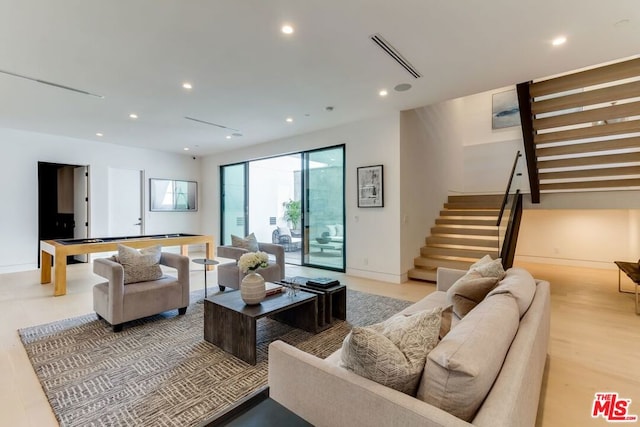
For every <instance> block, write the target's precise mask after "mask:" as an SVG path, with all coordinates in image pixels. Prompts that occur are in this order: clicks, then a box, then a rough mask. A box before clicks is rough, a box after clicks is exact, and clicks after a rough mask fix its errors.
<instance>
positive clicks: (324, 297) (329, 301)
mask: <svg viewBox="0 0 640 427" xmlns="http://www.w3.org/2000/svg"><path fill="white" fill-rule="evenodd" d="M308 280H312V279H311V278H309V277H301V276H295V277H287V278H286V279H285V281H286V282H289V283H291V282H292V283H295V284H296V285H298V286H299V288H300V289H302V290H303V291H305V292H311V293H314V294H316V295H317V296H318V328H319V329H326V328H328V327H330V326H331V324H332V323H333V322H334V320H336V319H340V320H347V287H346V286H345V285H343V284H338V285H335V286H330V287H326V288H319V287H313V286H308V285H307V284H306V283H307V281H308Z"/></svg>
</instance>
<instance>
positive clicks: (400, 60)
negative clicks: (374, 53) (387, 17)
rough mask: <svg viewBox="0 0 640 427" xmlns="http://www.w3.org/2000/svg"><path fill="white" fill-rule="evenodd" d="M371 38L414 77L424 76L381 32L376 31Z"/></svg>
mask: <svg viewBox="0 0 640 427" xmlns="http://www.w3.org/2000/svg"><path fill="white" fill-rule="evenodd" d="M369 38H370V39H371V40H372V41H373V42H374V43H375V44H376V45H378V47H380V48H381V49H382V50H384V51H385V53H386V54H387V55H389V56H390V57H391V58H393V60H394V61H396V62H397V63H398V64H400V66H401V67H402V68H404V69H405V70H407V72H408V73H409V74H411V75H412V76H413V77H415V78H416V79H419V78H420V77H422V74H420V72H419V71H418V70H416V69H415V67H414V66H413V65H411V63H410V62H409V61H407V59H406V58H405V57H404V56H402V54H401V53H400V52H398V50H397V49H396V48H395V47H393V46H391V44H390V43H389V42H388V41H386V40H385V39H384V37H382V36H381V35H380V34H378V33H376V34H374V35H372V36H371V37H369Z"/></svg>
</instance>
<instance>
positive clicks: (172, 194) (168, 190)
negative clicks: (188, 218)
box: [149, 178, 198, 212]
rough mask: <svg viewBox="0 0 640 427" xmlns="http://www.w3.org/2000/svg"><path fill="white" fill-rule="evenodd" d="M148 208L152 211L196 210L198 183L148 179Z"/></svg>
mask: <svg viewBox="0 0 640 427" xmlns="http://www.w3.org/2000/svg"><path fill="white" fill-rule="evenodd" d="M149 196H150V200H149V208H150V210H151V211H152V212H193V211H197V210H198V183H197V182H195V181H179V180H175V179H158V178H151V179H149Z"/></svg>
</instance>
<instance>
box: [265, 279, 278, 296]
mask: <svg viewBox="0 0 640 427" xmlns="http://www.w3.org/2000/svg"><path fill="white" fill-rule="evenodd" d="M264 285H265V288H266V291H265V296H267V297H268V296H271V295H276V294H279V293H280V292H282V289H283V287H282V285H278V284H277V283H271V282H266V283H265V284H264Z"/></svg>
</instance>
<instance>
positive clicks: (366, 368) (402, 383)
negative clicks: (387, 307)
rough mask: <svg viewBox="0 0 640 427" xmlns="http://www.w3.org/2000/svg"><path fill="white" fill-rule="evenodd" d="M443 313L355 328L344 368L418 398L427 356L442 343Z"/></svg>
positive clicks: (345, 346) (344, 353)
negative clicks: (416, 395)
mask: <svg viewBox="0 0 640 427" xmlns="http://www.w3.org/2000/svg"><path fill="white" fill-rule="evenodd" d="M442 310H443V308H442V307H439V308H436V309H434V310H429V311H421V312H417V313H414V314H412V315H410V316H394V317H392V318H390V319H388V320H386V321H385V322H382V323H378V324H375V325H371V326H368V327H364V328H360V327H354V328H353V330H352V331H351V333H349V335H347V337H346V338H345V339H344V342H343V344H342V352H341V357H342V365H343V366H344V367H345V368H346V369H348V370H350V371H353V372H354V373H355V374H357V375H360V376H361V377H365V378H368V379H370V380H372V381H375V382H377V383H379V384H382V385H385V386H387V387H391V388H393V389H395V390H398V391H401V392H403V393H406V394H410V395H412V396H415V393H416V390H417V387H418V382H419V381H420V377H421V376H422V371H423V369H424V364H425V361H426V358H427V355H428V354H429V352H430V351H431V350H432V349H433V348H434V347H435V346H436V345H437V344H438V335H439V332H440V323H441V320H440V319H441V312H442Z"/></svg>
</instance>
